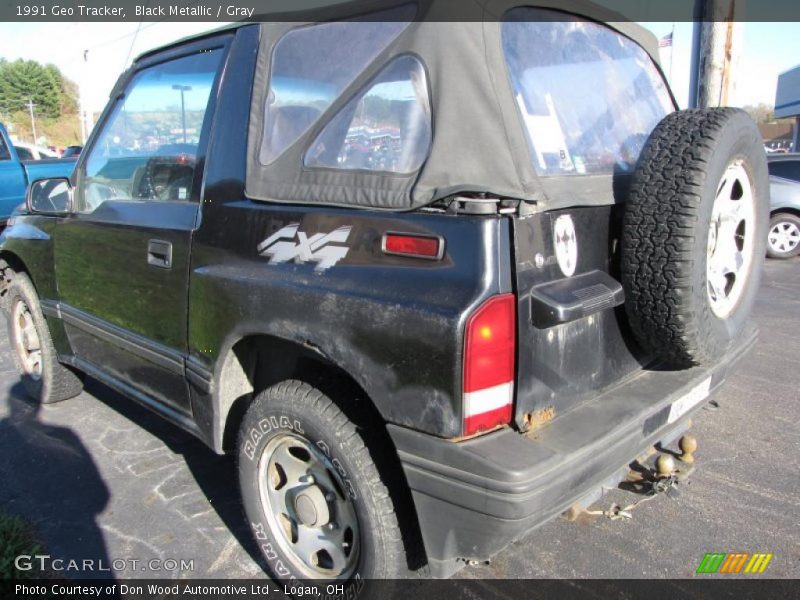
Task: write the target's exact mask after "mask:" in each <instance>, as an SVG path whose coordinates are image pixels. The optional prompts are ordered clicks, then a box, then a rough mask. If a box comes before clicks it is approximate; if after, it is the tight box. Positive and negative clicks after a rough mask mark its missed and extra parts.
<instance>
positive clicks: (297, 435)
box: [237, 381, 406, 595]
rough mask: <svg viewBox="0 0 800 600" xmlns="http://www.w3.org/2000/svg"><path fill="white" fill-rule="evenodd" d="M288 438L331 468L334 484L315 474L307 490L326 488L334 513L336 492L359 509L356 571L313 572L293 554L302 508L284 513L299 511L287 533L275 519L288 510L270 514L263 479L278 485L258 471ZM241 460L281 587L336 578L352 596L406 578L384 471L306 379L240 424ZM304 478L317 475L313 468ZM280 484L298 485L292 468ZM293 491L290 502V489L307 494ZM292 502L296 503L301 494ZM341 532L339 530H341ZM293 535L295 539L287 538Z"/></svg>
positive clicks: (255, 525)
mask: <svg viewBox="0 0 800 600" xmlns="http://www.w3.org/2000/svg"><path fill="white" fill-rule="evenodd" d="M285 440H290V442H289V443H294V440H300V442H299V443H300V444H301V445H302V444H303V443H306V442H307V445H306V447H307V448H308V447H310V449H311V450H312V451H316V450H321V452H322V453H321V455H319V456H318V457H317V458H314V457H312V458H309V464H310V461H311V460H312V459H313V460H317V459H318V458H320V457H321V458H322V461H323V463H324V464H323V468H324V467H325V466H327V469H328V473H327V475H328V476H329V477H330V478H331V479H329V481H328V483H327V484H326V483H325V482H324V481H320V479H321V478H320V477H319V476H317V477H316V478H315V481H313V482H312V483H313V485H311V486H309V487H319V488H320V489H321V490H322V492H323V494H324V495H325V498H326V499H327V500H329V501H330V502H326V505H327V506H328V507H329V508H330V507H332V498H334V496H333V495H332V494H336V493H338V494H339V496H335V497H336V501H337V502H339V501H340V498H346V499H347V501H348V502H351V503H352V505H353V506H354V511H355V516H356V518H357V527H355V529H357V530H358V532H359V533H358V535H357V539H356V540H354V541H353V542H352V543H351V548H353V550H352V552H353V554H355V552H356V551H357V552H358V554H357V556H355V557H354V558H353V559H352V560H353V566H352V569H351V570H349V571H347V572H346V573H341V575H340V576H330V577H327V576H325V574H324V573H323V574H317V573H314V572H313V568H312V567H308V566H307V565H304V564H303V563H302V561H301V560H300V559H299V558H298V557H297V554H298V553H297V552H294V553H293V550H294V548H293V546H292V544H293V542H292V540H291V539H290V537H289V536H290V535H291V536H293V535H294V531H296V530H297V529H299V527H300V525H298V522H300V521H301V519H300V518H299V516H298V515H299V514H300V513H299V510H298V509H297V506H298V504H297V502H295V503H294V505H293V506H292V507H291V508H287V509H286V511H287V512H286V513H284V514H287V516H288V513H290V512H293V511H294V513H293V517H296V519H295V521H292V523H293V524H292V526H291V527H290V528H288V529H284V530H283V531H282V530H281V529H280V526H279V524H278V523H284V527H286V521H287V520H286V519H285V518H284V517H281V516H280V515H278V514H277V513H280V512H281V510H282V509H280V508H279V509H277V510H271V509H270V505H269V504H268V502H264V501H262V497H261V494H262V487H261V486H260V485H259V481H260V480H261V481H264V482H265V483H264V485H265V486H267V485H270V486H272V488H276V487H278V485H273V483H272V481H271V480H270V478H269V477H267V476H263V475H271V474H272V472H271V471H269V470H264V471H261V474H262V477H260V475H259V473H260V469H259V467H260V465H261V464H262V461H267V462H265V463H264V464H266V465H270V464H272V463H271V461H270V460H269V458H270V456H274V455H275V454H276V453H277V451H275V450H270V448H274V447H275V445H276V444H280V443H284V442H285ZM290 452H291V450H290ZM237 454H238V465H239V466H238V471H239V485H240V488H241V494H242V501H243V504H244V511H245V514H246V516H247V520H248V523H249V525H250V528H251V530H252V532H253V534H254V536H255V538H256V542H257V544H258V546H259V548H260V550H261V553H262V556H263V557H264V561H265V563H266V566H267V569H268V571H269V574H270V575H271V576H272V578H273V579H275V580H276V581H280V582H286V581H288V580H290V579H292V578H293V577H296V578H297V579H299V580H301V581H308V580H311V579H324V580H328V581H333V580H336V581H337V583H338V584H343V585H345V589H346V594H345V595H347V594H348V593H350V594H352V593H353V592H355V593H356V594H357V593H358V592H360V586H363V585H364V582H365V581H367V580H370V579H395V578H399V577H401V576H402V574H403V573H404V572H405V571H404V570H405V567H406V557H405V551H404V547H403V542H402V539H401V535H400V529H399V527H398V522H397V518H396V515H395V510H394V506H393V504H392V500H391V498H390V496H389V493H388V492H387V489H386V487H385V485H384V484H383V483H382V481H381V476H380V473H379V472H378V469H377V468H376V466H375V463H374V462H373V460H372V457H371V456H370V453H369V451H368V449H367V448H366V447H365V445H364V442H363V440H362V438H361V436H360V435H359V433H358V431H357V429H356V427H355V426H354V425H353V423H351V422H350V421H349V420H348V419H347V417H346V416H345V415H344V414H343V413H342V412H341V410H339V408H338V407H337V406H336V405H335V404H334V403H333V402H332V401H331V400H330V399H329V398H328V397H327V396H325V395H324V394H323V393H322V392H320V391H319V390H317V389H316V388H313V387H311V386H310V385H308V384H306V383H303V382H300V381H284V382H282V383H279V384H276V385H274V386H272V387H270V388H268V389H266V390H265V391H263V392H261V393H260V394H258V396H256V398H255V399H254V401H253V403H252V405H251V406H250V407H249V408H248V410H247V413H246V415H245V417H244V419H243V421H242V425H241V428H240V431H239V440H238V447H237ZM305 454H306V455H308V454H309V452H308V451H307V450H306V451H305ZM325 461H327V462H325ZM305 468H306V467H305V465H301V466H300V469H301V470H303V469H305ZM305 472H309V473H311V472H317V471H316V470H313V471H312V469H311V468H309V469H308V470H307V471H305ZM281 473H282V474H283V476H282V477H281ZM281 479H282V480H283V481H284V483H283V484H279V485H281V486H283V485H286V484H287V483H286V482H288V483H289V484H291V483H292V481H290V480H291V479H292V477H291V476H290V474H289V473H288V469H286V470H283V469H281V470H280V472H279V473H278V475H277V477H276V480H277V481H278V482H280V481H281ZM268 481H269V483H267V482H268ZM334 481H335V483H333V485H330V484H331V483H332V482H334ZM328 488H332V489H328ZM337 488H338V491H337ZM263 489H264V490H266V491H265V492H264V493H265V494H269V493H270V489H268V488H266V487H264V488H263ZM287 489H289V492H284V493H286V497H287V498H289V497H291V493H292V490H302V487H301V486H298V487H294V488H292V487H289V488H287ZM294 497H295V498H297V493H296V492H295V496H294ZM276 504H279V503H276ZM286 504H289V501H287V502H286ZM333 508H334V509H333V510H331V511H330V520H331V523H335V522H336V521H338V520H340V518H341V520H344V521H346V518H345V517H342V516H341V512H343V511H341V512H340V513H339V514H338V515H337V514H336V510H337V509H336V508H335V507H333ZM268 511H269V512H272V513H273V514H274V517H273V518H270V516H269V515H268V514H267V512H268ZM327 514H328V513H326V515H327ZM336 527H340V525H338V524H337V525H336ZM289 529H291V531H292V533H291V534H287V533H285V532H288V531H289ZM323 529H324V524H323V525H322V526H321V527H320V529H319V531H320V532H322V530H323ZM315 531H316V530H315ZM298 539H299V538H298ZM287 548H288V550H287ZM351 556H352V555H351ZM310 570H311V571H312V572H311V573H309V571H310ZM352 586H358V587H357V588H353V587H352ZM323 591H324V590H323ZM356 594H353V595H356ZM337 595H338V594H337Z"/></svg>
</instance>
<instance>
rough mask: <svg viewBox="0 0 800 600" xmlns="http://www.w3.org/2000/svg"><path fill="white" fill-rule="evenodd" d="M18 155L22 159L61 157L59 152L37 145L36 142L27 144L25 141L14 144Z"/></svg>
mask: <svg viewBox="0 0 800 600" xmlns="http://www.w3.org/2000/svg"><path fill="white" fill-rule="evenodd" d="M14 148H15V149H16V151H17V155H18V156H19V159H20V160H41V159H43V158H59V156H58V154H57V153H55V152H53V151H52V150H48V149H47V148H42V147H41V146H35V145H34V144H26V143H25V142H17V143H15V144H14Z"/></svg>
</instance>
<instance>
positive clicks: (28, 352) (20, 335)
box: [11, 298, 42, 381]
mask: <svg viewBox="0 0 800 600" xmlns="http://www.w3.org/2000/svg"><path fill="white" fill-rule="evenodd" d="M11 327H12V328H13V332H12V339H13V342H14V351H15V352H16V353H17V358H18V359H19V365H20V367H21V368H22V371H23V373H24V374H25V375H28V376H29V377H31V378H32V379H33V380H34V381H38V380H39V379H41V378H42V345H41V342H40V340H39V332H38V331H36V325H35V323H34V322H33V315H32V314H31V310H30V308H28V305H27V304H26V303H25V301H24V300H22V299H21V298H17V300H16V301H15V302H14V306H13V307H12V309H11Z"/></svg>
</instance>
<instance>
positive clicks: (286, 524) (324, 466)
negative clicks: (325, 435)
mask: <svg viewBox="0 0 800 600" xmlns="http://www.w3.org/2000/svg"><path fill="white" fill-rule="evenodd" d="M258 486H259V491H260V496H261V504H262V507H263V509H264V513H265V514H266V515H267V519H268V520H269V524H270V529H271V530H272V532H273V537H274V538H275V539H276V541H277V542H278V544H279V546H280V547H281V549H282V550H283V552H284V554H286V556H287V557H289V558H290V560H291V561H292V563H293V564H294V566H295V567H296V570H297V571H299V572H300V574H301V576H302V577H305V578H309V579H316V578H327V579H332V578H347V577H348V576H350V575H351V574H352V573H353V571H354V569H355V566H356V564H357V562H358V554H359V529H358V519H357V517H356V511H355V505H354V504H353V501H352V500H351V498H350V496H349V495H348V493H347V487H346V486H345V484H344V481H343V480H342V477H341V476H340V474H339V473H338V472H337V470H336V468H335V467H334V465H333V463H332V462H331V460H330V459H329V458H328V457H327V456H326V455H325V454H324V453H323V452H322V451H321V450H320V449H319V448H317V447H316V446H314V445H313V444H311V443H310V442H309V441H308V440H306V439H305V438H303V437H301V436H299V435H296V434H289V433H287V434H284V435H281V436H278V437H276V438H274V439H273V440H271V441H270V442H269V443H268V444H267V446H266V447H265V448H264V452H263V453H262V455H261V458H260V460H259V464H258Z"/></svg>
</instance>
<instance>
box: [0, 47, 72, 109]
mask: <svg viewBox="0 0 800 600" xmlns="http://www.w3.org/2000/svg"><path fill="white" fill-rule="evenodd" d="M29 101H33V103H34V105H35V107H34V114H35V115H36V116H37V117H49V118H57V117H60V116H62V115H64V114H72V113H75V112H76V111H77V107H78V103H77V88H76V86H75V84H74V83H73V82H71V81H70V80H69V79H67V78H66V77H64V76H63V75H62V73H61V71H59V70H58V67H56V66H55V65H46V66H43V65H41V64H39V63H37V62H36V61H33V60H22V59H19V60H16V61H13V62H9V61H7V60H0V114H7V115H8V114H13V113H16V112H21V111H25V110H27V104H28V102H29Z"/></svg>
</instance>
